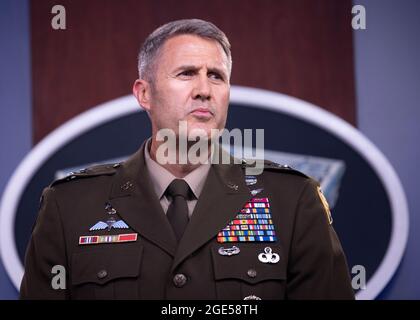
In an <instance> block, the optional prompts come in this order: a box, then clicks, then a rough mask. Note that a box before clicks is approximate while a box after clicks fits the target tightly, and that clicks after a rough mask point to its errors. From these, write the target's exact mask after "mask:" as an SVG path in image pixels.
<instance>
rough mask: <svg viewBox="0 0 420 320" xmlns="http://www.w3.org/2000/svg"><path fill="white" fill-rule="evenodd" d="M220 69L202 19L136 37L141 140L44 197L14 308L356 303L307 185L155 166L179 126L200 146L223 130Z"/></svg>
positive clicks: (226, 72) (224, 76)
mask: <svg viewBox="0 0 420 320" xmlns="http://www.w3.org/2000/svg"><path fill="white" fill-rule="evenodd" d="M231 66H232V60H231V53H230V45H229V42H228V39H227V38H226V36H225V35H224V33H223V32H222V31H220V30H219V29H218V28H217V27H216V26H214V25H213V24H211V23H208V22H205V21H202V20H196V19H192V20H180V21H175V22H171V23H168V24H166V25H164V26H162V27H160V28H158V29H157V30H155V31H154V32H153V33H152V34H151V35H150V36H149V37H148V38H147V39H146V41H145V43H144V44H143V47H142V49H141V52H140V55H139V75H140V76H139V79H138V80H136V82H135V83H134V86H133V92H134V95H135V96H136V98H137V100H138V101H139V104H140V105H141V106H142V107H143V108H144V109H145V110H146V111H147V113H148V115H149V117H150V120H151V123H152V137H151V138H150V139H148V140H147V141H145V142H144V143H143V145H142V147H141V148H140V149H139V150H138V151H137V152H136V153H135V154H134V155H133V156H131V157H130V158H129V159H128V160H127V161H125V162H123V163H120V164H114V165H101V166H96V167H92V168H88V169H85V170H83V171H82V172H79V173H75V174H72V175H71V176H69V177H67V178H65V179H62V180H58V181H55V182H53V183H52V184H51V185H50V186H49V187H48V188H46V189H45V190H44V192H43V196H42V202H41V207H40V212H39V215H38V218H37V221H36V224H35V227H34V230H33V233H32V237H31V240H30V243H29V246H28V249H27V254H26V258H25V275H24V277H23V280H22V284H21V291H20V293H21V298H25V299H247V300H249V299H353V298H354V294H353V290H352V288H351V285H350V278H349V273H348V268H347V264H346V260H345V256H344V254H343V251H342V248H341V245H340V242H339V240H338V238H337V235H336V233H335V232H334V229H333V227H332V225H331V217H330V213H329V209H328V205H327V203H326V201H325V199H324V198H323V196H322V193H321V192H320V189H319V186H318V184H317V183H316V182H315V181H314V180H312V179H311V178H309V177H307V176H305V175H304V174H302V173H300V172H297V171H294V170H292V169H291V168H289V167H286V166H279V165H277V164H275V163H272V162H269V161H266V162H265V163H264V170H263V172H262V174H260V175H247V174H246V173H247V172H246V169H247V168H248V166H249V164H247V163H246V161H242V163H241V164H235V163H234V162H233V161H230V163H228V164H212V163H203V164H192V163H191V162H187V163H186V164H181V163H180V161H177V162H176V163H162V161H160V159H159V156H158V153H159V147H160V146H161V145H162V143H163V142H162V141H161V140H160V139H159V138H158V133H159V132H160V130H162V129H170V130H173V131H174V132H176V133H177V138H178V139H180V138H181V135H180V132H179V129H178V128H179V122H180V121H185V122H186V123H187V125H188V130H193V129H200V130H204V132H205V133H206V135H207V137H210V135H211V129H222V128H224V125H225V122H226V116H227V110H228V104H229V88H230V85H229V79H230V73H231ZM176 152H178V153H177V154H176V157H177V159H178V158H179V157H180V155H179V152H180V151H179V149H177V150H176ZM229 159H230V160H232V158H229ZM54 266H63V267H64V268H65V270H66V282H65V288H63V286H61V287H60V288H54V286H53V285H52V281H53V277H54V275H55V274H54V273H52V270H53V267H54Z"/></svg>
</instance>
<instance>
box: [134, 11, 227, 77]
mask: <svg viewBox="0 0 420 320" xmlns="http://www.w3.org/2000/svg"><path fill="white" fill-rule="evenodd" d="M182 34H191V35H196V36H199V37H201V38H206V39H210V40H215V41H217V42H218V43H219V44H220V45H221V46H222V49H223V51H224V52H225V54H226V57H227V60H228V70H229V73H230V72H231V70H232V55H231V52H230V43H229V40H228V38H227V37H226V35H225V34H224V33H223V31H222V30H220V29H219V28H218V27H216V26H215V25H214V24H213V23H211V22H208V21H204V20H200V19H183V20H177V21H172V22H169V23H167V24H164V25H163V26H160V27H159V28H157V29H156V30H155V31H153V32H152V33H151V34H150V35H149V36H148V37H147V38H146V40H145V41H144V43H143V45H142V47H141V49H140V53H139V56H138V70H139V77H140V79H145V80H148V81H153V76H154V70H153V67H154V62H155V59H156V57H157V56H158V53H159V50H160V48H161V47H162V46H163V45H164V44H165V42H166V41H167V40H169V39H170V38H172V37H174V36H176V35H182Z"/></svg>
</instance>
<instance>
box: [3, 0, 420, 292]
mask: <svg viewBox="0 0 420 320" xmlns="http://www.w3.org/2000/svg"><path fill="white" fill-rule="evenodd" d="M354 4H362V5H364V6H365V8H366V11H367V29H366V30H358V31H355V32H354V47H355V66H356V79H355V81H356V88H357V114H358V126H359V129H360V130H361V131H362V132H363V133H364V134H365V135H366V136H367V137H368V138H369V139H371V140H372V141H373V142H374V143H375V144H376V145H377V146H378V147H379V149H380V150H381V151H382V152H383V153H384V154H385V156H386V157H387V158H388V159H389V161H390V162H391V164H392V165H393V166H394V168H395V170H396V171H397V173H398V175H399V177H400V179H401V181H402V184H403V186H404V189H405V192H406V195H407V198H408V204H409V210H410V235H409V240H408V245H407V250H406V254H405V256H404V259H403V261H402V263H401V265H400V268H399V269H398V271H397V273H396V274H395V276H394V278H393V279H392V281H391V282H390V283H389V285H388V287H387V288H386V289H385V290H384V291H383V293H382V294H381V295H380V297H379V298H381V299H419V298H420V279H418V277H417V272H418V270H420V254H419V250H418V249H417V248H416V244H417V243H420V214H419V211H420V197H419V196H418V191H417V188H416V186H417V182H418V181H419V178H420V174H419V173H418V172H419V171H418V169H417V161H416V160H417V159H418V158H419V156H420V148H419V147H418V141H417V140H418V139H419V138H420V126H419V125H418V124H417V122H418V121H419V120H420V108H419V107H418V104H419V103H418V101H420V90H419V88H420V61H419V59H418V57H419V56H420V43H419V41H418V33H419V32H420V19H418V16H417V15H418V12H420V2H419V1H417V0H403V1H396V0H381V1H379V0H360V1H354ZM0 43H1V47H2V50H0V67H1V69H0V70H1V73H0V148H1V153H0V160H1V167H0V194H2V193H3V190H4V187H5V185H6V183H7V181H8V179H9V178H10V176H11V174H12V172H13V170H14V169H15V168H16V167H17V165H18V164H19V162H20V161H21V159H22V158H23V157H24V156H25V154H26V153H27V152H28V151H29V150H30V148H31V139H32V135H31V133H32V129H31V85H30V36H29V5H28V1H27V0H1V1H0ZM11 139H13V140H12V141H13V143H11ZM360 223H363V221H361V222H360ZM16 297H17V292H16V290H15V288H14V287H13V285H12V284H11V282H10V280H9V279H8V276H7V274H6V272H5V270H4V267H3V266H2V265H1V263H0V299H14V298H16Z"/></svg>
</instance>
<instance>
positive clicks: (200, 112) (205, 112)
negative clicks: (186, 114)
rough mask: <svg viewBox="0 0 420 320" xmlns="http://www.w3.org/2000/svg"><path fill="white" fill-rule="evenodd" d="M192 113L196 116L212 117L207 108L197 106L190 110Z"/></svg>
mask: <svg viewBox="0 0 420 320" xmlns="http://www.w3.org/2000/svg"><path fill="white" fill-rule="evenodd" d="M190 113H191V114H192V115H194V116H195V117H198V118H211V117H213V113H212V112H211V110H210V109H209V108H205V107H199V108H195V109H194V110H193V111H191V112H190Z"/></svg>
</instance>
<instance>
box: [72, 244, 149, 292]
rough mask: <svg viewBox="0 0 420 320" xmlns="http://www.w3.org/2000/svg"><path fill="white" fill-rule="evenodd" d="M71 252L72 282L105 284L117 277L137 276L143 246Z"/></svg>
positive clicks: (111, 246) (74, 283) (120, 246)
mask: <svg viewBox="0 0 420 320" xmlns="http://www.w3.org/2000/svg"><path fill="white" fill-rule="evenodd" d="M88 249H89V250H85V251H81V252H77V253H73V255H72V271H71V276H72V284H73V285H79V284H82V283H97V284H105V283H107V282H108V281H111V280H114V279H117V278H131V277H138V275H139V273H140V263H141V258H142V253H143V246H130V247H124V246H123V245H118V247H117V246H113V245H108V246H107V247H101V248H88Z"/></svg>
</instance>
